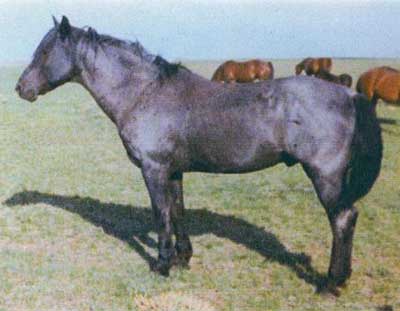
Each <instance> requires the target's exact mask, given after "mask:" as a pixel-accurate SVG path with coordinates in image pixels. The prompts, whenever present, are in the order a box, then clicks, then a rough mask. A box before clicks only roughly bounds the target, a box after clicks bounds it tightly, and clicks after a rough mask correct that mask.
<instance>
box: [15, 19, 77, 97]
mask: <svg viewBox="0 0 400 311" xmlns="http://www.w3.org/2000/svg"><path fill="white" fill-rule="evenodd" d="M53 19H54V27H53V28H52V29H50V31H49V32H48V33H47V34H46V35H45V36H44V38H43V39H42V41H41V42H40V44H39V46H38V48H37V49H36V51H35V53H34V56H33V59H32V62H31V63H30V64H29V66H28V67H27V68H26V69H25V70H24V72H23V73H22V75H21V77H20V78H19V80H18V83H17V85H16V87H15V90H16V91H17V92H18V94H19V96H21V97H22V98H23V99H26V100H29V101H31V102H33V101H35V100H36V99H37V97H38V96H39V95H43V94H46V93H47V92H49V91H51V90H53V89H55V88H56V87H58V86H60V85H62V84H64V83H66V82H68V81H70V80H71V79H72V78H73V77H74V74H75V62H74V55H75V49H74V45H73V42H72V41H73V40H72V35H71V33H72V27H71V25H70V23H69V21H68V19H67V18H66V17H65V16H63V18H62V21H61V23H59V22H57V20H56V19H55V18H54V17H53Z"/></svg>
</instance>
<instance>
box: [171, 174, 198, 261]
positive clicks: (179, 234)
mask: <svg viewBox="0 0 400 311" xmlns="http://www.w3.org/2000/svg"><path fill="white" fill-rule="evenodd" d="M182 177H183V176H182V173H176V174H174V175H173V176H172V185H173V196H174V204H173V206H172V224H173V226H174V232H175V237H176V242H175V249H176V261H175V263H176V264H177V265H180V266H184V267H186V266H188V264H189V261H190V258H191V257H192V255H193V249H192V244H191V243H190V239H189V235H188V234H187V232H186V228H185V221H184V210H185V206H184V203H183V185H182Z"/></svg>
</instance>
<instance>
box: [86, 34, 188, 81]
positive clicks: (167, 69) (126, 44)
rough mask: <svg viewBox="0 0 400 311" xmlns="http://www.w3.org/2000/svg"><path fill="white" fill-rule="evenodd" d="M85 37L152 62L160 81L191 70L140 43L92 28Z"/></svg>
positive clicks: (92, 41)
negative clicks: (157, 70) (182, 70)
mask: <svg viewBox="0 0 400 311" xmlns="http://www.w3.org/2000/svg"><path fill="white" fill-rule="evenodd" d="M84 36H85V38H86V39H87V40H88V41H89V42H90V43H92V44H98V45H102V44H110V45H111V46H114V47H118V48H123V49H126V50H129V51H131V52H132V53H134V54H135V55H138V56H139V57H141V58H142V59H144V60H146V61H151V62H152V63H153V64H154V65H156V66H157V68H158V69H159V71H160V75H159V79H160V80H165V79H170V78H171V77H173V76H175V75H176V74H177V73H178V71H179V70H180V69H185V70H188V71H189V69H187V68H186V67H185V66H183V65H182V64H181V63H180V62H179V63H170V62H168V61H167V60H165V59H164V58H163V57H161V56H160V55H156V56H154V55H152V54H150V53H149V52H147V51H146V49H145V48H144V47H143V46H142V44H141V43H140V42H139V41H135V42H131V41H127V40H121V39H118V38H114V37H112V36H110V35H103V34H99V33H97V31H96V30H95V29H93V28H92V27H87V30H84Z"/></svg>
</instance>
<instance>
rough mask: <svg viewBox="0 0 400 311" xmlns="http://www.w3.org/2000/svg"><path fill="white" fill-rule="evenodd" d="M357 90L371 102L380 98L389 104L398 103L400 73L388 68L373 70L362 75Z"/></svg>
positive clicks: (399, 97) (399, 96)
mask: <svg viewBox="0 0 400 311" xmlns="http://www.w3.org/2000/svg"><path fill="white" fill-rule="evenodd" d="M356 89H357V92H359V93H361V94H364V95H365V96H366V97H367V98H368V99H369V100H370V101H371V100H373V99H375V101H376V100H378V99H379V98H380V99H382V100H383V101H385V102H387V103H397V102H399V99H400V72H399V71H398V70H396V69H394V68H391V67H388V66H382V67H376V68H372V69H370V70H368V71H366V72H364V73H363V74H361V76H360V77H359V79H358V81H357V86H356Z"/></svg>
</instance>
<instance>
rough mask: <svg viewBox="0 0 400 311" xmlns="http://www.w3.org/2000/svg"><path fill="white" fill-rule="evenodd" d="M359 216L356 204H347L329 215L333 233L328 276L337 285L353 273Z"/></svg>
mask: <svg viewBox="0 0 400 311" xmlns="http://www.w3.org/2000/svg"><path fill="white" fill-rule="evenodd" d="M357 216H358V212H357V209H356V208H355V207H354V206H350V207H349V206H345V207H344V208H343V209H339V210H337V211H333V212H332V213H331V214H329V215H328V217H329V222H330V224H331V228H332V234H333V242H332V254H331V262H330V265H329V272H328V277H329V280H331V281H333V283H334V284H335V285H342V284H344V282H345V281H346V280H347V279H348V278H349V277H350V275H351V253H352V248H353V235H354V229H355V226H356V222H357Z"/></svg>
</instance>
